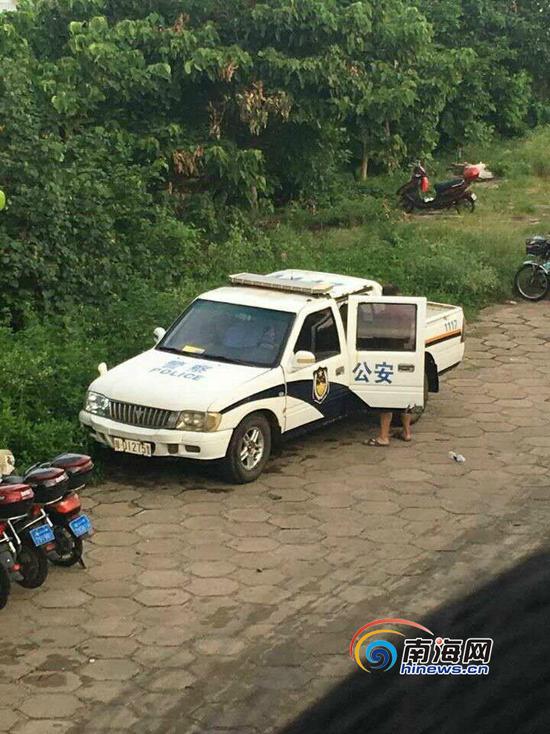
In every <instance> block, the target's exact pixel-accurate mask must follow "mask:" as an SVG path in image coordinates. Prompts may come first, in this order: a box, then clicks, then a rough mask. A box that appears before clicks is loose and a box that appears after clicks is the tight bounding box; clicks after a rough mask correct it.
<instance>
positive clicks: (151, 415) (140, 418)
mask: <svg viewBox="0 0 550 734" xmlns="http://www.w3.org/2000/svg"><path fill="white" fill-rule="evenodd" d="M110 411H111V418H112V420H114V421H117V422H118V423H127V424H128V425H129V426H139V427H140V428H170V418H171V417H172V411H171V410H161V409H160V408H147V407H146V406H145V405H133V404H132V403H120V402H119V401H118V400H111V401H110Z"/></svg>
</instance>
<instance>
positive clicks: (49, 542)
mask: <svg viewBox="0 0 550 734" xmlns="http://www.w3.org/2000/svg"><path fill="white" fill-rule="evenodd" d="M0 527H1V536H0V541H1V545H0V547H1V549H2V551H3V553H2V563H1V566H2V568H3V570H4V571H5V572H7V574H6V573H4V574H2V579H3V594H2V595H3V597H4V598H5V599H6V600H7V594H9V590H10V586H11V580H12V579H13V580H14V581H17V582H18V583H19V584H20V585H21V586H24V587H25V588H27V589H36V588H37V587H38V586H42V584H43V583H44V581H45V580H46V578H47V576H48V561H47V558H46V553H49V552H51V551H52V550H53V549H54V548H55V535H54V532H53V527H52V523H51V522H50V520H49V519H48V517H47V516H46V513H45V512H44V511H43V510H42V508H41V507H40V506H39V505H35V504H34V492H33V490H32V488H31V487H30V486H29V485H28V484H24V483H21V482H12V481H9V480H8V481H6V482H5V483H4V482H2V484H0ZM6 576H7V578H8V579H9V581H8V582H7V581H6Z"/></svg>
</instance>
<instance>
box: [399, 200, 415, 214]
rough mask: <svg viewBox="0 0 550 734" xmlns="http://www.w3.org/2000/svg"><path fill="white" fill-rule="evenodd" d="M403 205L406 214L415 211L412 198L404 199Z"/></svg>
mask: <svg viewBox="0 0 550 734" xmlns="http://www.w3.org/2000/svg"><path fill="white" fill-rule="evenodd" d="M401 207H402V208H403V211H404V212H405V214H412V213H413V211H414V204H413V203H412V201H411V200H410V199H402V200H401Z"/></svg>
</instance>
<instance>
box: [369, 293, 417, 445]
mask: <svg viewBox="0 0 550 734" xmlns="http://www.w3.org/2000/svg"><path fill="white" fill-rule="evenodd" d="M399 295H400V291H399V288H398V287H397V286H396V285H393V284H390V283H388V284H387V285H385V286H384V287H383V289H382V296H399ZM384 317H385V318H384V320H385V321H386V324H387V325H388V326H390V325H391V326H392V327H394V328H395V329H396V330H397V331H398V332H401V336H402V335H403V333H410V322H409V321H408V320H407V319H406V318H405V319H404V318H403V311H402V309H401V308H400V307H399V306H394V305H392V304H388V305H387V306H385V307H384ZM410 337H411V338H412V334H410ZM398 412H399V413H400V415H401V428H400V429H397V430H395V431H393V432H392V431H391V424H392V420H393V411H384V410H382V411H381V412H380V431H379V434H378V436H376V438H370V439H368V440H367V441H365V444H366V445H367V446H377V447H384V446H389V445H390V442H391V438H392V436H393V437H395V438H399V439H401V440H402V441H405V442H406V443H409V442H410V441H412V432H411V425H412V413H411V412H410V411H409V410H401V411H398Z"/></svg>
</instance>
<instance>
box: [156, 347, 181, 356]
mask: <svg viewBox="0 0 550 734" xmlns="http://www.w3.org/2000/svg"><path fill="white" fill-rule="evenodd" d="M156 349H158V350H159V352H170V354H179V355H180V356H181V355H182V354H183V352H182V351H181V349H176V348H175V347H156Z"/></svg>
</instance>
